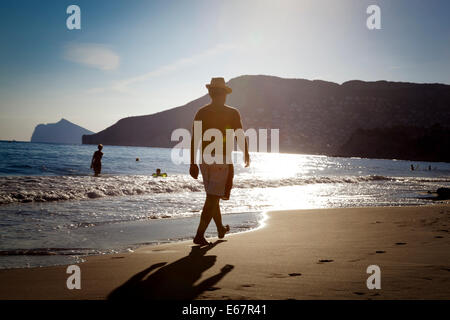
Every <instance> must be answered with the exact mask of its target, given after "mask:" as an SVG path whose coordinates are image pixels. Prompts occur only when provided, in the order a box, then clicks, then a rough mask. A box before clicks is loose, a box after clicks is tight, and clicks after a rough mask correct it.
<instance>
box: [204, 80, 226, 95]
mask: <svg viewBox="0 0 450 320" xmlns="http://www.w3.org/2000/svg"><path fill="white" fill-rule="evenodd" d="M206 88H208V90H209V89H215V88H218V89H224V90H225V91H226V92H227V93H231V91H232V90H231V88H230V87H228V86H227V85H226V84H225V79H224V78H212V79H211V83H210V84H207V85H206Z"/></svg>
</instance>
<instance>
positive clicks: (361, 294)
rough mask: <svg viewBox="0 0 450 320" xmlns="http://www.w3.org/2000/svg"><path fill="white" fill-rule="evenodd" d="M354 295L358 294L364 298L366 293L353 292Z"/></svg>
mask: <svg viewBox="0 0 450 320" xmlns="http://www.w3.org/2000/svg"><path fill="white" fill-rule="evenodd" d="M353 293H354V294H357V295H358V296H363V295H365V293H364V292H357V291H356V292H353Z"/></svg>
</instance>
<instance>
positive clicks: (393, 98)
mask: <svg viewBox="0 0 450 320" xmlns="http://www.w3.org/2000/svg"><path fill="white" fill-rule="evenodd" d="M228 85H229V86H230V87H231V88H232V89H233V93H232V94H231V95H230V96H229V97H228V99H227V104H228V105H230V106H234V107H236V108H238V109H239V110H240V112H241V115H242V117H243V123H244V126H245V128H255V129H259V128H266V129H269V128H273V129H276V128H278V129H280V152H291V153H306V154H323V155H332V156H347V157H348V156H354V157H370V158H396V159H407V160H426V161H447V162H450V156H449V152H448V150H449V149H450V148H449V143H450V142H449V141H450V139H449V138H450V136H449V134H450V130H449V127H450V85H444V84H419V83H405V82H389V81H375V82H364V81H359V80H354V81H348V82H345V83H343V84H337V83H333V82H326V81H321V80H313V81H311V80H305V79H283V78H279V77H273V76H263V75H246V76H240V77H237V78H234V79H231V80H230V81H229V82H228ZM205 90H206V89H205ZM208 102H209V97H208V96H207V95H204V96H202V97H200V98H198V99H197V100H194V101H192V102H189V103H188V104H186V105H184V106H180V107H177V108H173V109H169V110H166V111H163V112H159V113H155V114H151V115H145V116H136V117H128V118H124V119H121V120H119V121H118V122H117V123H116V124H114V125H112V126H110V127H108V128H106V129H104V130H103V131H100V132H99V133H96V134H93V135H84V136H83V143H84V144H97V143H103V144H106V145H122V146H149V147H172V146H174V145H175V144H176V143H177V142H172V141H170V137H171V133H172V131H173V130H174V129H176V128H186V129H189V130H190V127H191V124H192V120H193V117H194V115H195V112H196V111H197V109H198V108H199V107H201V106H202V105H205V104H206V103H208ZM446 150H447V151H446Z"/></svg>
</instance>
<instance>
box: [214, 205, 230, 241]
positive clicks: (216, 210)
mask: <svg viewBox="0 0 450 320" xmlns="http://www.w3.org/2000/svg"><path fill="white" fill-rule="evenodd" d="M219 202H220V198H217V203H216V204H215V206H214V212H213V219H214V222H215V224H216V228H217V233H218V234H219V238H220V239H222V238H223V237H224V236H225V233H227V232H228V231H230V226H228V225H226V226H224V225H223V224H222V214H221V212H220V203H219Z"/></svg>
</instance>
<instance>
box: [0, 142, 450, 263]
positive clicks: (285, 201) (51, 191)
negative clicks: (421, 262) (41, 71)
mask: <svg viewBox="0 0 450 320" xmlns="http://www.w3.org/2000/svg"><path fill="white" fill-rule="evenodd" d="M95 150H96V146H90V145H63V144H44V143H28V142H5V141H2V142H0V230H1V232H0V268H13V267H25V266H44V265H54V264H65V263H74V262H80V261H82V260H83V257H85V256H86V255H89V254H106V253H114V252H123V251H132V250H134V249H135V248H136V247H138V246H141V245H144V244H156V243H163V242H170V241H178V240H184V239H190V238H191V237H192V236H193V235H194V233H195V230H196V227H197V224H198V220H199V215H200V213H201V209H202V206H203V202H204V199H205V193H204V191H203V185H202V182H201V176H200V177H199V179H198V180H194V179H192V178H191V177H190V176H189V174H188V171H189V167H188V165H176V164H174V163H173V162H172V161H171V151H172V150H171V149H165V148H145V147H118V146H105V147H104V149H103V152H104V156H103V161H102V174H101V176H100V177H93V173H92V171H91V170H90V168H89V167H90V161H91V157H92V154H93V153H94V151H95ZM234 156H235V158H236V159H237V163H236V165H235V179H234V188H233V190H232V193H231V198H230V200H229V201H222V202H221V210H222V214H223V220H224V223H226V224H229V225H230V227H231V230H232V232H239V231H245V230H249V229H251V228H255V227H257V226H258V225H259V223H260V221H261V219H262V218H263V212H264V211H266V210H271V209H311V208H335V207H355V206H400V205H421V204H428V203H430V200H429V199H428V198H429V194H428V192H433V191H435V190H436V189H437V188H439V187H449V186H450V164H448V163H428V162H417V161H414V162H412V161H400V160H379V159H360V158H338V157H326V156H318V155H301V154H271V153H256V154H251V166H250V168H244V167H243V165H242V159H241V156H242V155H241V154H235V155H234ZM136 158H139V161H136ZM411 164H413V165H414V167H415V170H414V171H412V170H411V169H410V167H411ZM429 166H431V170H429V169H430V168H429ZM156 168H160V169H161V170H162V172H166V173H167V174H168V177H166V178H154V177H152V173H153V172H155V170H156ZM207 235H209V236H214V235H215V229H214V225H213V223H212V224H211V226H210V228H209V229H208V233H207Z"/></svg>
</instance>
